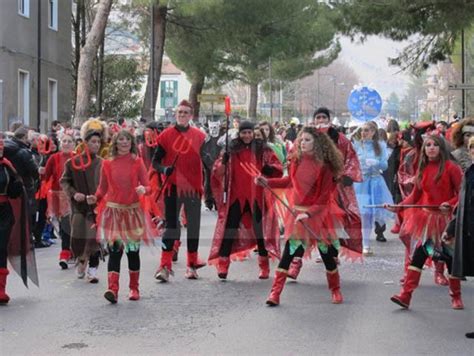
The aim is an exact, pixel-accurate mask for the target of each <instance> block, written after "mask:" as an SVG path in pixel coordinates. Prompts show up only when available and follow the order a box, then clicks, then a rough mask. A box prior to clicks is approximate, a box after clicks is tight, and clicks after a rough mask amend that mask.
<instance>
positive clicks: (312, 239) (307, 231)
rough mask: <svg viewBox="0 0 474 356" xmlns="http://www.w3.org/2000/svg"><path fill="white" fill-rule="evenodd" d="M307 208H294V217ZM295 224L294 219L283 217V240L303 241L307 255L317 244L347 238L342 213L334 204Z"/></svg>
mask: <svg viewBox="0 0 474 356" xmlns="http://www.w3.org/2000/svg"><path fill="white" fill-rule="evenodd" d="M308 209H309V207H304V206H295V207H294V210H295V211H296V214H295V215H298V214H300V213H305V212H306V211H308ZM302 221H303V222H304V224H305V225H306V227H305V226H304V225H303V223H301V222H296V221H295V217H294V216H293V215H292V214H290V213H288V214H286V216H285V220H284V223H285V238H286V240H288V239H293V240H304V241H305V243H306V245H307V248H306V250H307V252H308V253H309V252H310V251H311V250H312V249H313V248H314V247H315V246H316V244H317V243H318V242H321V241H322V242H324V243H325V244H327V245H330V244H332V241H335V240H338V239H344V238H348V235H347V233H346V231H345V230H344V211H343V210H342V209H341V208H339V207H338V206H337V205H336V204H332V205H331V206H330V208H329V207H325V208H324V209H322V210H321V212H320V213H317V214H314V216H311V217H310V218H308V219H304V220H302Z"/></svg>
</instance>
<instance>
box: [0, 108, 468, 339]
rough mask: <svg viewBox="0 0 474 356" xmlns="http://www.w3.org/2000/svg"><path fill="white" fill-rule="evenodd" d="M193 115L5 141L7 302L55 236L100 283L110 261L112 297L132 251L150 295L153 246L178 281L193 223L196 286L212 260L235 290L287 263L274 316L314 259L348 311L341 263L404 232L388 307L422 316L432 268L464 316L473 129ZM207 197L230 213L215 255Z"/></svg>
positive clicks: (0, 275) (0, 161)
mask: <svg viewBox="0 0 474 356" xmlns="http://www.w3.org/2000/svg"><path fill="white" fill-rule="evenodd" d="M192 118H193V107H192V106H191V104H190V103H189V102H187V101H182V102H181V103H180V104H179V105H178V107H177V108H176V122H175V123H173V124H171V123H162V122H151V123H148V124H146V125H145V124H144V126H143V127H141V126H139V125H137V124H136V122H134V121H129V122H128V121H126V120H115V119H114V120H108V121H104V120H101V119H99V118H91V119H89V120H87V121H86V122H85V123H84V124H83V125H82V127H80V128H73V127H71V126H70V125H68V123H63V122H58V121H55V122H53V124H52V126H51V128H50V131H49V132H48V133H47V134H42V133H38V132H36V131H35V130H32V129H30V128H28V127H25V126H24V125H22V124H21V123H15V124H13V125H12V127H11V128H10V131H9V132H3V133H0V303H1V304H7V303H8V301H9V299H10V298H9V296H8V295H7V293H6V287H7V276H8V274H9V269H8V267H7V260H9V261H10V266H11V269H13V270H15V271H16V272H17V273H18V274H19V275H20V276H21V278H22V279H23V281H24V283H25V284H26V283H27V280H28V279H30V280H31V281H32V282H33V283H37V282H38V273H37V270H36V264H35V260H34V249H35V248H44V247H48V246H50V244H51V243H52V242H54V241H55V240H54V239H55V238H56V237H58V238H59V239H60V241H61V250H60V253H59V256H58V263H59V266H60V268H62V269H68V268H69V266H71V265H72V264H74V265H75V268H76V276H77V278H80V279H84V280H86V281H88V282H90V283H98V281H99V278H98V273H97V270H98V268H99V264H100V261H101V260H104V261H105V258H107V272H108V275H107V276H108V277H107V279H108V281H107V290H106V291H105V293H104V297H105V299H107V300H108V301H109V302H110V303H117V302H118V300H119V289H120V287H119V279H120V273H121V259H122V256H123V254H124V253H125V255H126V259H127V262H128V271H129V294H128V299H129V300H134V301H136V300H139V299H140V290H139V280H140V249H141V248H142V247H143V246H144V245H153V246H160V247H161V255H160V259H159V261H157V268H156V273H155V275H154V278H155V279H156V280H157V281H159V282H162V283H165V282H169V281H170V280H171V279H172V277H173V275H174V273H173V262H174V261H176V260H177V259H178V253H179V250H180V248H181V242H182V241H181V240H182V239H181V230H182V228H186V229H187V234H186V266H187V268H186V273H185V278H187V279H198V278H199V276H198V270H199V269H200V268H202V267H204V266H206V265H211V266H215V268H216V272H217V277H218V278H220V279H223V280H225V279H226V278H227V276H228V274H229V270H230V265H231V262H233V261H243V260H246V259H247V257H248V256H249V255H250V254H252V253H257V254H258V259H257V261H258V266H259V271H260V272H259V275H258V278H260V279H268V278H270V274H271V273H270V260H278V266H277V268H276V270H275V272H274V278H273V285H272V288H271V291H270V294H269V296H268V298H267V301H266V304H268V305H269V306H277V305H278V304H279V303H280V296H281V294H282V291H283V289H284V286H285V281H286V280H287V278H290V279H294V280H295V279H297V278H298V274H299V273H300V270H301V268H303V262H304V261H306V260H308V259H309V258H311V256H312V255H313V256H315V255H316V257H317V258H318V259H319V260H320V261H321V262H322V264H323V265H324V268H325V273H326V277H327V283H328V289H329V290H330V297H331V301H332V303H334V304H340V303H343V300H344V298H343V295H342V292H341V277H340V274H339V270H338V265H339V264H340V260H341V259H345V260H347V261H350V262H354V261H358V260H361V259H362V258H370V257H371V256H373V255H374V254H376V253H377V251H376V249H375V247H374V246H375V242H374V240H375V241H377V242H380V243H383V242H385V241H386V238H385V236H384V232H385V231H386V229H387V226H391V227H392V228H391V231H392V233H395V234H398V236H399V239H400V242H401V243H402V244H403V246H404V248H405V259H404V269H403V270H401V271H400V276H401V280H400V282H401V286H402V287H401V291H400V293H399V294H396V295H394V296H392V298H391V300H392V301H393V302H394V303H396V304H397V305H398V306H400V307H402V308H405V309H407V308H409V306H410V301H411V297H412V294H413V292H414V291H415V289H416V288H417V286H418V284H419V282H420V277H421V273H422V271H423V270H424V268H425V267H433V270H434V282H435V283H436V284H438V285H446V286H448V290H449V295H450V297H451V305H452V308H453V309H463V308H464V306H463V301H462V298H461V281H462V280H463V279H465V277H466V276H471V277H472V276H474V219H473V216H474V207H473V203H474V164H473V162H474V119H469V118H467V119H462V120H455V121H453V122H452V123H449V124H448V123H446V122H443V121H438V122H434V121H429V122H416V123H412V124H411V125H410V126H408V127H405V128H400V126H399V124H398V122H397V121H395V120H390V121H389V122H388V123H387V125H386V127H384V128H382V127H379V126H378V125H377V123H376V122H374V121H368V122H362V123H360V124H359V125H357V126H355V127H350V128H345V127H338V126H335V125H333V124H332V123H331V113H330V111H329V110H328V109H326V108H324V107H322V108H319V109H317V110H316V111H315V113H314V115H313V118H312V120H310V122H308V124H307V125H301V124H299V122H298V121H297V120H294V119H292V120H290V122H289V123H287V124H285V123H279V122H277V123H270V122H259V123H254V122H251V121H249V120H244V119H241V118H240V117H238V116H234V117H230V118H229V117H228V118H227V120H228V121H227V125H226V122H225V120H224V122H223V123H221V122H220V121H209V122H208V123H206V124H205V125H203V126H202V127H200V126H199V125H196V124H195V123H194V122H193V121H192ZM229 126H230V127H229ZM202 203H204V205H205V208H206V209H208V210H216V211H217V222H216V226H215V231H214V235H213V239H212V245H211V249H210V255H209V256H208V258H207V261H206V260H205V259H203V258H202V256H200V255H199V241H200V223H201V210H202V209H201V206H202ZM445 270H447V273H446V271H445ZM150 278H151V276H150ZM469 336H471V337H474V335H472V333H471V334H469ZM469 336H468V337H469Z"/></svg>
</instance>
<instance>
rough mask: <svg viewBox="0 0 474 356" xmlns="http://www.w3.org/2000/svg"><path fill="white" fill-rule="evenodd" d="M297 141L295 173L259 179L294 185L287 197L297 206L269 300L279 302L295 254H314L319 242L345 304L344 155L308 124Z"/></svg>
mask: <svg viewBox="0 0 474 356" xmlns="http://www.w3.org/2000/svg"><path fill="white" fill-rule="evenodd" d="M296 144H297V147H298V149H297V150H294V152H293V153H292V157H291V160H290V166H289V176H286V177H283V178H270V179H267V178H264V177H261V176H260V177H258V178H257V179H256V182H257V184H260V185H264V186H265V185H267V184H268V185H269V186H270V187H271V188H288V189H289V192H288V193H287V198H288V201H289V204H290V206H293V211H292V212H291V213H290V212H288V213H287V215H286V217H285V227H286V229H285V235H286V244H285V248H284V251H283V254H282V257H281V260H280V263H279V265H278V269H277V271H276V272H275V278H274V280H273V285H272V290H271V292H270V296H269V297H268V299H267V304H268V305H270V306H275V305H278V304H279V302H280V294H281V292H282V290H283V287H284V284H285V280H286V277H287V273H288V268H289V267H290V264H291V262H292V260H293V259H294V258H295V257H302V256H303V255H304V254H306V255H309V254H310V253H311V250H313V249H314V248H318V250H319V253H320V255H321V258H322V260H323V262H324V265H325V267H326V276H327V281H328V285H329V289H330V290H331V294H332V302H333V303H334V304H340V303H342V301H343V298H342V294H341V292H340V283H339V272H338V270H337V263H336V258H337V256H338V251H339V249H340V242H339V237H341V236H346V234H345V232H344V227H343V216H344V212H343V211H342V210H341V209H340V208H339V207H338V205H337V202H336V199H335V195H336V187H337V181H336V180H337V178H339V177H340V176H341V174H342V172H343V169H344V166H343V161H342V157H341V154H340V152H339V151H338V150H337V148H336V146H335V145H334V143H333V142H332V141H331V139H330V138H329V137H328V136H327V135H326V134H324V133H320V132H317V131H316V129H315V128H313V127H305V128H304V129H303V131H302V134H301V136H300V137H299V138H298V140H297V143H296ZM303 224H304V226H303Z"/></svg>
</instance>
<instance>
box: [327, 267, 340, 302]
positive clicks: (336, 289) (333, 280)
mask: <svg viewBox="0 0 474 356" xmlns="http://www.w3.org/2000/svg"><path fill="white" fill-rule="evenodd" d="M326 278H327V280H328V288H329V290H330V291H331V298H332V303H333V304H341V303H342V302H343V300H344V299H343V298H342V294H341V285H340V280H339V272H338V270H337V269H335V270H334V271H326Z"/></svg>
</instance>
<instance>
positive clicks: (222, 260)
mask: <svg viewBox="0 0 474 356" xmlns="http://www.w3.org/2000/svg"><path fill="white" fill-rule="evenodd" d="M229 266H230V258H229V257H219V261H218V262H217V275H218V276H219V278H220V279H226V278H227V273H229Z"/></svg>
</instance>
